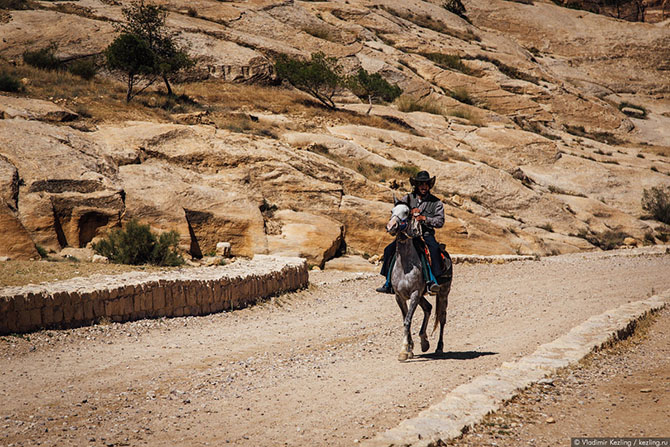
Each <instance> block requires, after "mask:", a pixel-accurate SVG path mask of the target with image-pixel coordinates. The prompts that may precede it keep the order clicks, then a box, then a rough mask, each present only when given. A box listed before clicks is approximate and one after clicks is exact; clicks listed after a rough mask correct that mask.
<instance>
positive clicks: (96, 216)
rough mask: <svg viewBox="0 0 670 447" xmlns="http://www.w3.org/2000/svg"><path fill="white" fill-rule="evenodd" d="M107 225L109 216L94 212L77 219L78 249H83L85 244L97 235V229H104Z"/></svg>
mask: <svg viewBox="0 0 670 447" xmlns="http://www.w3.org/2000/svg"><path fill="white" fill-rule="evenodd" d="M108 223H109V216H107V215H106V214H102V213H99V212H96V211H92V212H90V213H86V214H83V215H82V216H81V217H80V218H79V247H85V246H86V244H88V243H89V242H91V240H92V239H93V238H94V237H95V236H97V235H98V228H100V227H104V226H106V225H107V224H108Z"/></svg>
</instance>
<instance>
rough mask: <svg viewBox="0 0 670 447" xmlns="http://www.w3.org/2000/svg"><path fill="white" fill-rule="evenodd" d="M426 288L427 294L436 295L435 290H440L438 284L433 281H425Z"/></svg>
mask: <svg viewBox="0 0 670 447" xmlns="http://www.w3.org/2000/svg"><path fill="white" fill-rule="evenodd" d="M426 290H428V294H429V295H437V292H439V291H440V285H439V284H437V283H436V282H435V281H428V282H427V283H426Z"/></svg>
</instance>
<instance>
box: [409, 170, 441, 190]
mask: <svg viewBox="0 0 670 447" xmlns="http://www.w3.org/2000/svg"><path fill="white" fill-rule="evenodd" d="M409 182H410V183H411V184H412V186H417V185H418V184H419V183H428V186H430V187H431V188H432V187H433V186H435V177H431V176H430V174H429V173H428V171H421V172H419V173H417V174H416V175H415V176H414V177H410V178H409Z"/></svg>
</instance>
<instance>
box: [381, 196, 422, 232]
mask: <svg viewBox="0 0 670 447" xmlns="http://www.w3.org/2000/svg"><path fill="white" fill-rule="evenodd" d="M417 226H418V225H417V221H416V220H415V219H414V216H412V215H411V213H410V211H409V207H408V206H407V205H406V204H404V203H400V204H398V205H396V206H395V207H394V208H393V211H391V219H390V220H389V223H388V224H387V225H386V231H388V233H389V234H391V235H392V236H395V237H396V238H397V239H400V240H406V239H413V238H415V237H417V236H420V235H421V231H420V230H419V228H417Z"/></svg>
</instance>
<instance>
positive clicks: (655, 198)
mask: <svg viewBox="0 0 670 447" xmlns="http://www.w3.org/2000/svg"><path fill="white" fill-rule="evenodd" d="M642 209H643V210H645V211H647V212H648V213H649V214H650V215H651V217H653V218H654V219H656V220H658V221H659V222H663V223H666V224H670V186H666V187H661V186H654V187H652V188H651V189H644V190H643V191H642Z"/></svg>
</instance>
